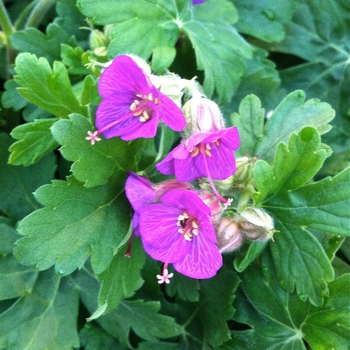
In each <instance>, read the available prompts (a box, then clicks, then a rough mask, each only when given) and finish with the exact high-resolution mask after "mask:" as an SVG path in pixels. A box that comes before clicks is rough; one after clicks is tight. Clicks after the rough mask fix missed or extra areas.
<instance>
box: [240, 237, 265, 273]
mask: <svg viewBox="0 0 350 350" xmlns="http://www.w3.org/2000/svg"><path fill="white" fill-rule="evenodd" d="M267 243H268V241H266V242H257V241H255V242H251V243H250V244H249V248H248V251H246V252H244V253H239V255H238V256H237V257H236V258H235V260H234V266H235V269H236V270H237V271H238V272H242V271H244V270H245V269H246V268H247V267H248V266H249V265H250V264H251V263H252V262H253V261H254V260H255V258H256V257H257V256H259V254H260V253H261V252H262V251H263V250H264V248H265V247H266V245H267Z"/></svg>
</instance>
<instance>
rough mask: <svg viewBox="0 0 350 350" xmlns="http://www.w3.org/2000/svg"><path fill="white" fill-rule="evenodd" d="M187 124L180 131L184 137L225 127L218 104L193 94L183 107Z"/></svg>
mask: <svg viewBox="0 0 350 350" xmlns="http://www.w3.org/2000/svg"><path fill="white" fill-rule="evenodd" d="M182 111H183V112H184V115H185V118H186V121H187V126H186V128H185V130H183V131H182V136H183V138H184V139H188V138H189V137H190V136H192V135H194V134H198V133H201V132H206V131H215V130H221V129H223V128H224V127H225V125H224V118H223V117H222V114H221V111H220V109H219V106H218V105H217V104H216V103H215V102H213V101H211V100H209V99H207V98H204V97H202V96H200V95H199V94H198V95H194V96H193V97H192V98H191V99H190V100H188V101H187V102H186V103H185V104H184V106H183V108H182Z"/></svg>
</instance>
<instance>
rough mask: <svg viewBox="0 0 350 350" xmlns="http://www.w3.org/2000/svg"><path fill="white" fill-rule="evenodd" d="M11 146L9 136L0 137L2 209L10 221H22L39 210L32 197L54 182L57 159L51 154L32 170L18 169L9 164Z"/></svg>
mask: <svg viewBox="0 0 350 350" xmlns="http://www.w3.org/2000/svg"><path fill="white" fill-rule="evenodd" d="M11 144H12V140H11V138H10V137H9V136H7V135H5V134H0V188H1V201H0V209H1V210H2V211H3V212H4V213H6V215H7V216H9V217H10V218H13V219H16V220H20V219H22V218H23V217H24V216H26V215H28V214H29V213H31V212H32V211H33V210H35V209H38V208H39V204H38V203H37V202H36V200H35V199H34V197H33V194H32V193H33V192H34V191H35V190H36V189H37V188H38V187H39V186H41V185H43V184H45V183H48V182H49V181H50V180H51V179H52V178H53V176H54V173H55V170H56V164H55V162H56V157H55V156H54V155H53V154H48V155H46V156H45V157H44V158H42V159H41V160H40V161H39V162H37V163H36V164H33V165H31V166H30V167H26V168H24V167H21V166H19V167H15V166H13V165H10V164H7V160H8V157H9V152H8V151H7V150H8V148H9V147H10V146H11ZM14 189H15V190H14Z"/></svg>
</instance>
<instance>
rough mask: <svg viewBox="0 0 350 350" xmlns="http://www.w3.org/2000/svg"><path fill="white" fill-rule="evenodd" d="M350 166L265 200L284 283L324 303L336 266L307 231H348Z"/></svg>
mask: <svg viewBox="0 0 350 350" xmlns="http://www.w3.org/2000/svg"><path fill="white" fill-rule="evenodd" d="M349 174H350V168H348V169H346V170H344V171H343V172H342V173H340V174H339V175H337V176H335V177H334V178H326V179H324V180H322V181H319V182H315V183H311V184H309V185H306V186H303V187H300V188H298V189H296V190H294V191H289V192H286V193H283V194H279V195H278V196H275V197H274V198H272V199H271V200H269V201H268V202H266V203H264V206H263V208H265V209H266V210H268V212H269V213H270V215H271V216H272V217H273V218H274V219H275V224H276V228H277V229H278V230H280V233H276V234H275V236H274V237H275V243H270V248H271V250H272V253H273V257H274V261H275V265H276V269H277V272H278V275H279V280H280V281H281V284H282V285H283V286H284V287H285V288H286V289H287V290H289V291H293V290H294V288H296V290H297V292H298V294H300V295H301V296H302V297H303V298H310V302H311V303H312V304H314V305H321V304H322V301H323V297H324V291H325V290H326V282H327V281H330V280H331V279H332V278H333V269H332V266H331V265H330V261H329V258H328V257H327V255H326V253H325V251H324V249H323V248H322V246H321V244H320V243H319V242H318V241H317V239H316V238H315V237H314V236H313V235H312V234H311V233H310V232H309V231H308V229H310V230H317V231H321V232H328V233H333V234H336V235H343V236H347V235H349V216H350V199H349V198H350V187H349Z"/></svg>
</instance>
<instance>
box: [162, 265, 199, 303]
mask: <svg viewBox="0 0 350 350" xmlns="http://www.w3.org/2000/svg"><path fill="white" fill-rule="evenodd" d="M169 271H171V269H169ZM171 272H172V271H171ZM165 288H166V292H167V294H168V295H169V296H170V297H174V296H175V295H176V296H177V297H179V298H180V299H182V300H188V301H192V302H195V301H199V281H198V280H196V279H193V278H189V277H187V276H184V275H181V274H180V273H176V274H175V275H174V277H173V278H172V279H171V283H169V284H167V285H166V286H165Z"/></svg>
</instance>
